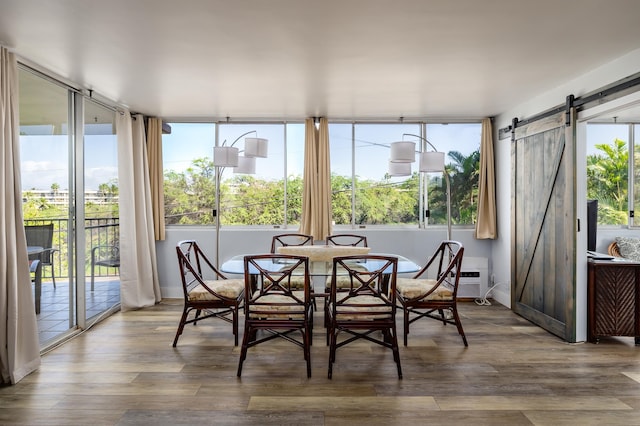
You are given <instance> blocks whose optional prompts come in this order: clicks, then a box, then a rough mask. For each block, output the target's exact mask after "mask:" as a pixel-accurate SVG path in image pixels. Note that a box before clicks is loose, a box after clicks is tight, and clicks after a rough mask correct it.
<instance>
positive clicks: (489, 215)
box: [475, 118, 498, 240]
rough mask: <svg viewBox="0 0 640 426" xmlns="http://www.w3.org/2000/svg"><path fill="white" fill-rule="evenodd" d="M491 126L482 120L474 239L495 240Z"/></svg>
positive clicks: (493, 163) (488, 119)
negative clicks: (476, 219) (476, 218)
mask: <svg viewBox="0 0 640 426" xmlns="http://www.w3.org/2000/svg"><path fill="white" fill-rule="evenodd" d="M492 127H493V126H492V125H491V119H490V118H485V119H483V120H482V138H481V140H480V181H479V183H478V221H477V222H476V232H475V234H476V235H475V237H476V239H479V240H480V239H496V238H497V237H498V229H497V225H496V177H495V176H496V173H495V160H494V155H493V128H492Z"/></svg>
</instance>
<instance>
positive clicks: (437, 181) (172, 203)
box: [164, 151, 480, 225]
mask: <svg viewBox="0 0 640 426" xmlns="http://www.w3.org/2000/svg"><path fill="white" fill-rule="evenodd" d="M449 157H450V158H451V160H452V162H451V163H450V164H448V165H447V172H448V173H449V175H450V176H451V202H452V216H453V223H463V224H470V223H474V222H475V219H476V209H477V194H478V163H479V159H480V154H479V152H478V151H476V152H474V153H472V154H471V155H469V156H468V157H465V156H463V155H462V154H460V153H459V152H456V151H452V152H450V153H449ZM214 172H215V168H214V166H213V162H212V160H211V159H207V158H199V159H195V160H194V161H193V164H192V167H190V168H189V169H187V170H186V171H185V172H183V173H177V172H174V171H165V182H164V192H165V216H166V223H167V224H213V223H215V222H214V217H213V215H212V214H211V213H212V210H213V208H214V206H215V183H214V176H215V173H214ZM227 173H229V171H227ZM227 173H225V174H224V175H223V177H225V178H226V179H223V180H222V182H221V185H220V208H221V216H220V221H221V223H222V224H224V225H280V224H282V223H284V216H283V215H284V209H283V205H284V191H285V185H284V180H282V179H280V180H262V179H256V178H255V177H252V176H246V175H233V176H232V177H227ZM419 182H420V175H419V174H418V173H414V174H413V175H412V176H411V177H409V178H408V179H407V180H405V181H403V182H400V183H396V182H391V180H390V178H389V176H385V177H384V178H383V180H382V181H374V180H371V179H360V178H356V179H355V204H356V208H355V218H353V222H354V223H355V224H357V225H360V224H367V225H374V224H386V225H390V224H407V223H418V218H419V211H418V210H419ZM353 185H354V182H353V181H352V179H351V177H350V176H340V175H336V174H335V173H332V175H331V190H332V214H333V220H334V222H335V224H336V225H348V224H351V223H352V217H351V215H352V187H353ZM428 187H429V204H430V206H429V208H430V210H431V212H432V216H431V218H430V223H437V224H445V223H446V188H445V186H444V180H443V179H442V176H437V175H429V179H428ZM286 191H287V212H286V214H287V223H288V224H298V223H300V218H301V215H302V191H303V181H302V177H301V176H289V177H288V178H287V187H286Z"/></svg>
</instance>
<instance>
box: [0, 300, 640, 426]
mask: <svg viewBox="0 0 640 426" xmlns="http://www.w3.org/2000/svg"><path fill="white" fill-rule="evenodd" d="M181 303H182V302H181V301H180V300H164V301H163V302H162V303H161V304H159V305H157V306H155V307H153V308H149V309H144V310H140V311H134V312H126V313H118V314H115V315H114V316H112V317H110V318H108V319H107V320H106V321H104V322H103V323H100V324H99V325H97V326H95V327H94V328H93V329H91V330H90V331H88V332H86V333H84V334H81V335H80V336H78V337H76V338H74V339H73V340H71V341H69V342H67V343H65V344H64V345H62V346H60V347H58V348H56V349H55V350H53V351H52V352H50V353H48V354H46V355H45V356H43V358H42V367H41V368H40V369H39V370H38V371H37V372H35V373H33V374H31V375H29V376H28V377H26V378H24V379H23V380H22V381H21V382H20V383H18V384H17V385H15V386H5V387H0V424H3V425H4V424H23V425H39V424H46V425H57V424H61V425H62V424H64V425H92V426H93V425H146V424H149V425H191V424H193V425H207V424H222V425H243V424H256V425H342V424H348V425H378V424H379V425H392V424H429V425H465V424H474V425H603V424H606V425H640V347H635V346H634V342H633V338H607V339H602V340H601V341H600V343H599V344H597V345H594V344H590V343H584V344H568V343H565V342H563V341H561V340H560V339H558V338H556V337H555V336H553V335H550V334H548V333H547V332H545V331H544V330H542V329H540V328H538V327H536V326H534V325H532V324H531V323H529V322H528V321H526V320H524V319H522V318H521V317H519V316H517V315H515V314H513V313H512V312H511V311H510V310H508V309H506V308H504V307H502V306H495V305H494V306H477V305H475V304H474V303H462V304H461V305H460V310H461V315H462V323H463V326H464V328H465V331H466V334H467V339H468V340H469V347H468V348H465V347H464V345H463V344H462V339H461V338H460V337H459V335H458V333H457V332H456V329H455V328H454V327H452V326H443V325H442V324H441V323H438V322H436V321H433V320H429V321H428V320H422V321H418V322H416V323H414V324H413V325H412V329H411V331H412V333H411V334H410V335H409V346H408V347H402V346H401V350H400V356H401V360H402V368H403V373H404V379H403V380H398V378H397V374H396V369H395V364H394V363H393V359H392V354H391V351H389V350H386V349H384V348H381V347H377V346H374V345H372V344H369V343H367V342H363V343H357V344H352V345H351V346H350V347H349V346H347V347H344V348H341V349H338V352H337V357H336V363H335V365H334V373H333V379H332V380H328V379H327V363H328V359H327V358H328V350H327V347H326V346H325V334H324V330H323V329H322V317H321V313H318V314H317V318H316V319H315V330H314V331H315V332H314V345H313V349H312V367H313V372H312V373H313V377H312V378H311V379H307V378H306V368H305V362H304V360H303V357H302V350H301V349H300V348H298V347H296V346H293V345H291V344H290V343H288V342H285V341H283V340H275V341H271V342H268V343H264V344H262V345H259V346H257V347H255V348H251V349H249V352H248V355H247V359H246V361H245V363H244V368H243V373H242V378H240V379H238V378H237V377H236V369H237V365H238V356H239V349H238V348H235V347H234V346H233V337H232V335H231V330H230V326H229V324H227V323H224V322H222V321H219V320H218V321H216V320H213V321H212V320H209V321H208V322H203V323H200V324H198V325H197V326H195V327H194V326H188V327H186V329H185V332H184V333H183V335H182V336H181V338H180V340H179V342H178V346H177V348H175V349H174V348H173V347H171V343H172V341H173V336H174V333H175V331H176V326H177V324H178V319H179V316H180V313H181V307H182V304H181ZM241 329H242V327H241ZM401 329H402V327H401V326H399V327H398V331H399V332H400V333H401Z"/></svg>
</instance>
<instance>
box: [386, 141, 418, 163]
mask: <svg viewBox="0 0 640 426" xmlns="http://www.w3.org/2000/svg"><path fill="white" fill-rule="evenodd" d="M414 161H416V143H415V142H408V141H400V142H391V162H393V163H413V162H414Z"/></svg>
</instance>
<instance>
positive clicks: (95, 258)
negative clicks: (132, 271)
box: [91, 245, 120, 291]
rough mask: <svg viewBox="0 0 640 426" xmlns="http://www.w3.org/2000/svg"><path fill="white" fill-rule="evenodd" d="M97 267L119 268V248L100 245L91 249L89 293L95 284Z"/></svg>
mask: <svg viewBox="0 0 640 426" xmlns="http://www.w3.org/2000/svg"><path fill="white" fill-rule="evenodd" d="M99 266H105V267H107V268H120V248H119V247H118V246H116V245H102V246H96V247H94V248H92V249H91V291H93V288H94V284H95V269H96V267H99Z"/></svg>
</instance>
